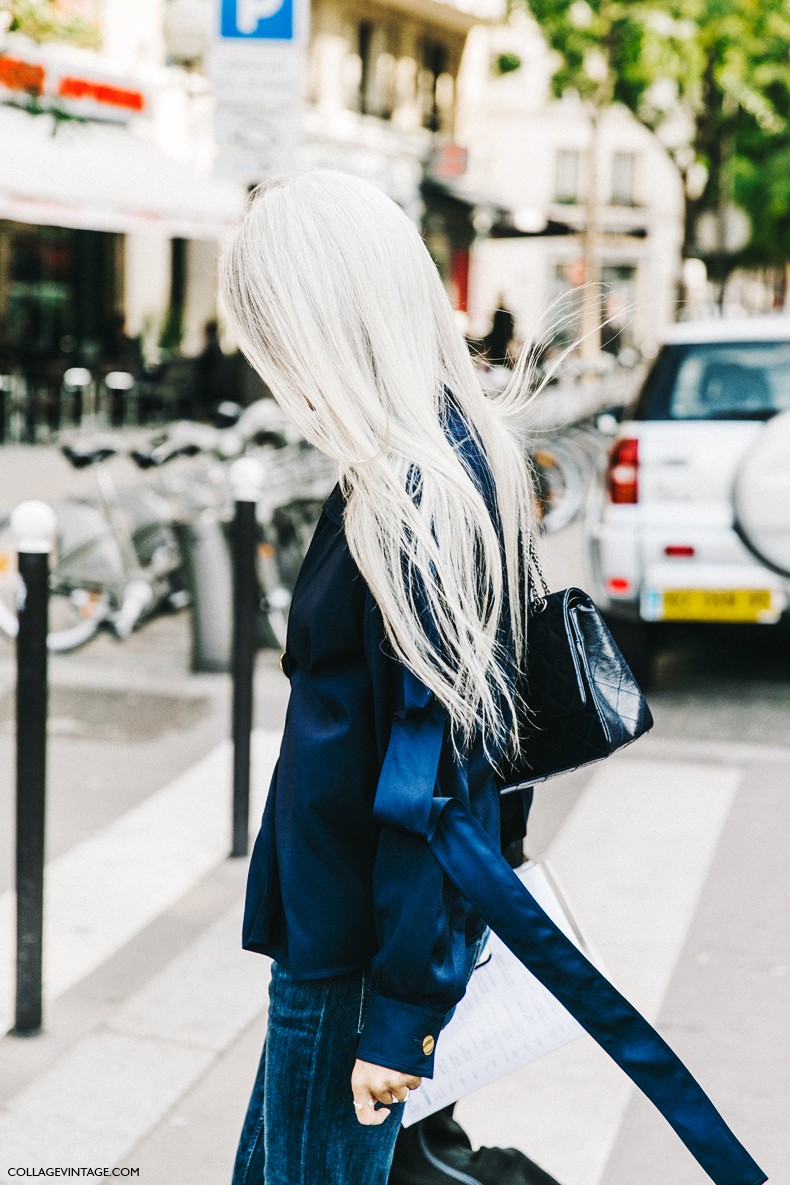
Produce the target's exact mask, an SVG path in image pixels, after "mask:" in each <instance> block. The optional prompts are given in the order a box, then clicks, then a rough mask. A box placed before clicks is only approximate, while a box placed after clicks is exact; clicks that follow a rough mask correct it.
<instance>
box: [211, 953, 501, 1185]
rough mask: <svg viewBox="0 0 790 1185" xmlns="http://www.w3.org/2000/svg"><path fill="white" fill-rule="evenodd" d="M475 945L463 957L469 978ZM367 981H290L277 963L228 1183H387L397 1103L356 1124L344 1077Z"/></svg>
mask: <svg viewBox="0 0 790 1185" xmlns="http://www.w3.org/2000/svg"><path fill="white" fill-rule="evenodd" d="M482 944H483V939H481V940H480V942H478V943H477V944H476V945H475V947H474V949H473V950H472V951H470V956H474V957H470V962H469V974H470V975H471V973H472V970H473V969H474V965H475V962H476V961H477V955H478V952H479V951H480V949H481V948H482ZM367 990H368V980H367V976H366V975H364V974H363V973H362V972H360V971H354V972H351V973H350V974H348V975H336V976H333V977H332V978H330V979H308V980H296V979H292V978H291V976H290V975H289V974H288V972H287V971H285V970H283V968H282V967H280V966H278V965H277V964H276V963H275V964H274V965H273V966H272V980H271V986H270V988H269V1027H268V1031H267V1034H266V1040H265V1042H264V1046H263V1053H262V1054H261V1060H260V1065H259V1066H258V1073H257V1076H256V1078H255V1084H254V1086H253V1089H252V1095H251V1097H250V1102H249V1106H248V1108H247V1115H246V1117H245V1120H244V1126H243V1128H242V1132H241V1138H240V1140H239V1146H238V1150H237V1152H236V1163H235V1165H234V1168H233V1182H232V1185H386V1182H387V1178H388V1176H389V1170H390V1164H391V1163H392V1155H393V1152H394V1149H395V1140H396V1138H397V1135H398V1131H399V1129H400V1125H401V1119H402V1117H403V1105H402V1104H401V1105H398V1104H393V1105H392V1106H391V1107H390V1108H389V1112H390V1114H389V1116H388V1118H387V1119H386V1120H385V1121H384V1123H382V1124H379V1125H378V1126H376V1127H371V1126H368V1125H363V1124H361V1123H359V1122H358V1120H357V1118H356V1113H355V1111H354V1108H353V1106H352V1098H351V1071H352V1070H353V1068H354V1062H355V1060H356V1049H357V1039H358V1037H359V1033H360V1032H361V1030H362V1024H363V1022H364V1012H365V999H366V994H367Z"/></svg>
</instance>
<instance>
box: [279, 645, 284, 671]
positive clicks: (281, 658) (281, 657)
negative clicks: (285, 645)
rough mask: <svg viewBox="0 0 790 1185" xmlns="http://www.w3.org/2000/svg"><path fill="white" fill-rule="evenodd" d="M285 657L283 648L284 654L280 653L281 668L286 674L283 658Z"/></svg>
mask: <svg viewBox="0 0 790 1185" xmlns="http://www.w3.org/2000/svg"><path fill="white" fill-rule="evenodd" d="M284 658H285V651H284V650H283V652H282V654H281V655H280V670H281V671H282V673H283V674H285V667H284V666H283V659H284Z"/></svg>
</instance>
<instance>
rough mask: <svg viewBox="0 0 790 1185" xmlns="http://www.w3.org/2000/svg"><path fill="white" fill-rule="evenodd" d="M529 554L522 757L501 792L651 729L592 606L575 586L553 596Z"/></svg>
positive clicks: (587, 760) (599, 755)
mask: <svg viewBox="0 0 790 1185" xmlns="http://www.w3.org/2000/svg"><path fill="white" fill-rule="evenodd" d="M530 554H531V558H532V565H533V568H534V569H535V571H536V572H537V575H538V577H539V579H540V582H541V585H542V588H543V592H542V594H541V593H536V592H535V591H534V582H533V581H532V580H530V590H531V591H530V597H529V616H528V622H527V655H526V660H525V661H524V663H523V664H522V665H521V668H520V673H519V677H518V686H517V691H518V693H519V699H520V701H521V704H522V707H521V708H520V711H519V717H518V719H517V721H516V727H517V728H518V729H519V734H520V736H521V744H522V754H523V756H522V757H521V759H520V760H519V762H518V763H517V764H511V765H510V767H509V768H506V769H505V771H504V785H503V790H504V791H507V790H515V789H517V787H519V786H525V785H532V784H534V783H535V782H544V781H546V779H547V778H552V777H555V776H556V775H557V774H562V773H567V772H568V771H569V770H572V769H578V768H579V766H582V765H590V764H591V763H592V762H594V761H600V760H602V759H603V758H604V757H608V756H609V754H610V753H614V752H615V751H616V750H617V749H622V748H623V746H624V745H629V744H630V743H631V742H632V741H635V740H636V739H637V737H640V736H642V735H643V734H644V733H646V732H647V731H648V730H649V729H650V728H651V727H652V725H653V717H652V715H651V713H650V709H649V708H648V706H647V702H646V700H645V697H644V695H643V694H642V691H641V690H640V688H639V685H638V684H637V682H636V680H635V679H634V676H633V675H632V674H631V670H630V668H629V666H628V664H627V663H626V661H625V659H624V658H623V656H622V654H621V653H620V651H619V650H618V648H617V644H616V643H615V641H614V638H613V637H612V635H611V634H610V632H609V630H608V628H607V626H606V623H605V621H604V620H603V618H602V617H601V614H600V611H599V610H598V608H597V606H596V604H595V602H594V601H593V600H592V598H591V597H589V596H588V595H587V593H585V592H582V590H581V589H579V588H566V589H563V590H562V592H556V593H552V592H550V591H549V587H548V585H547V584H546V580H545V578H544V576H543V572H542V570H541V567H540V563H539V561H538V557H537V555H536V553H535V549H534V545H531V546H530Z"/></svg>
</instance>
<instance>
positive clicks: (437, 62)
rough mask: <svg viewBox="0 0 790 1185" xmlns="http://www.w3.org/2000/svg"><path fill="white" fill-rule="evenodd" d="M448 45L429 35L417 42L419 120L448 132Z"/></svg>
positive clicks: (450, 96)
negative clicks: (418, 47)
mask: <svg viewBox="0 0 790 1185" xmlns="http://www.w3.org/2000/svg"><path fill="white" fill-rule="evenodd" d="M448 65H449V54H448V52H447V46H446V45H443V44H442V42H441V41H435V40H434V39H433V38H432V37H425V38H423V40H422V41H421V42H420V68H419V72H418V75H417V97H418V102H419V106H420V122H421V124H422V126H423V127H424V128H428V130H429V131H431V132H449V131H450V130H451V129H452V122H453V104H454V91H455V86H454V82H453V78H452V75H451V74H450V72H449V69H448Z"/></svg>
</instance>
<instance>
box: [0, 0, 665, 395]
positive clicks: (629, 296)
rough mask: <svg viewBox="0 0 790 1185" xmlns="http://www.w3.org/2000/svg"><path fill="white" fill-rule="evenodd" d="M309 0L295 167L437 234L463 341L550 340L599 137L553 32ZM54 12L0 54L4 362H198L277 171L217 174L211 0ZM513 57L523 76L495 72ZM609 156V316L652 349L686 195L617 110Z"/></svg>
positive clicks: (441, 5)
mask: <svg viewBox="0 0 790 1185" xmlns="http://www.w3.org/2000/svg"><path fill="white" fill-rule="evenodd" d="M308 2H309V9H310V11H309V37H308V38H307V39H306V40H305V43H304V46H303V49H302V53H303V58H304V62H303V76H302V77H303V91H304V100H305V101H304V103H303V104H302V105H301V107H300V111H299V118H298V133H297V134H295V135H294V141H295V143H294V145H293V150H294V151H293V160H294V163H297V164H306V165H322V166H329V167H334V168H338V169H343V170H348V171H350V172H353V173H356V174H358V175H360V176H363V177H365V178H367V179H369V180H370V181H372V182H373V183H375V184H377V185H378V186H380V187H381V188H382V189H383V190H384V191H385V192H387V193H388V194H390V196H391V197H393V198H394V199H395V200H396V201H397V202H399V204H400V205H401V206H403V208H404V209H405V210H406V211H407V213H408V214H409V215H410V216H411V217H412V218H413V219H414V221H415V222H416V223H417V224H418V225H419V226H420V227H421V229H422V231H423V234H424V236H425V239H426V242H427V244H428V247H429V249H430V250H431V253H432V255H433V257H434V258H435V259H436V261H437V264H438V266H439V268H440V271H441V274H442V277H443V279H444V281H445V284H446V286H447V288H448V292H449V293H450V296H451V299H452V301H453V304H454V306H455V307H456V308H457V309H458V310H459V312H460V313H461V314H462V319H463V323H464V325H465V326H468V327H469V328H470V329H471V330H472V332H482V331H483V330H484V329H485V327H486V322H487V319H488V317H489V316H490V313H491V311H492V309H493V308H494V307H495V306H496V305H497V304H499V303H501V302H502V301H504V303H506V304H508V305H509V306H511V307H512V309H513V311H514V312H515V313H516V314H517V315H518V319H519V322H520V325H521V330H522V334H523V335H525V336H527V337H529V336H531V335H532V334H533V332H534V327H535V326H536V325H537V324H538V322H539V319H540V316H541V314H542V313H543V311H544V310H545V307H546V305H547V304H548V303H549V301H550V300H551V299H552V298H553V297H554V296H555V295H557V294H558V293H559V292H560V291H561V290H563V289H568V288H573V286H574V285H578V283H579V282H580V280H583V278H584V277H583V275H580V270H579V258H580V233H581V232H582V231H583V228H584V220H585V209H586V204H585V203H586V194H585V185H586V177H585V165H586V160H587V155H588V154H587V137H588V135H589V129H588V125H587V123H586V120H585V117H584V114H583V113H582V112H581V111H580V110H579V109H578V108H575V107H574V105H573V104H570V103H547V95H548V79H549V56H548V53H547V51H546V49H545V46H544V44H543V42H542V40H541V38H540V37H539V35H538V34H537V32H536V30H535V28H534V26H533V25H532V24H531V23H530V22H529V21H528V20H524V21H522V22H521V24H520V25H519V24H517V25H515V26H513V25H512V24H511V25H507V26H505V25H504V23H503V22H504V20H505V17H506V4H505V0H372V2H370V3H368V2H364V3H363V0H305V4H308ZM253 7H255V6H253ZM40 8H41V10H42V11H45V10H46V12H47V13H49V15H50V17H51V18H52V27H51V28H50V29H48V30H45V34H44V35H43V36H42V34H41V29H40V28H38V29H36V30H26V29H25V28H24V26H23V27H22V28H21V29H20V30H18V31H14V32H10V33H9V32H6V33H5V34H4V35H3V36H2V41H1V42H0V145H2V149H3V162H4V167H3V170H2V172H0V354H1V355H2V358H3V360H4V361H3V365H4V368H5V369H6V370H7V369H8V367H9V365H11V364H12V363H19V364H21V365H23V366H26V367H28V368H29V369H30V370H31V372H34V371H35V370H36V367H37V366H39V364H40V369H41V370H42V374H43V378H42V381H43V382H45V383H46V382H56V381H57V374H58V371H59V369H60V370H62V369H63V367H65V366H68V365H73V364H74V363H75V362H77V363H79V364H80V365H86V366H94V364H97V363H98V362H100V360H101V358H102V355H103V353H105V354H106V352H107V350H108V349H109V350H113V349H116V350H117V349H118V343H119V341H120V342H121V344H122V345H123V343H124V342H128V339H129V338H134V339H137V338H138V337H139V338H141V339H142V345H143V351H144V353H145V355H146V357H147V358H148V359H151V360H155V359H156V358H157V356H162V354H163V353H164V355H165V356H167V355H168V354H174V353H177V352H182V353H184V354H187V355H192V354H195V353H197V352H198V351H199V349H200V346H201V342H202V330H203V326H204V324H205V322H206V321H207V320H209V319H211V318H212V317H214V316H216V313H217V306H216V267H217V253H218V246H219V242H220V240H221V238H222V237H223V235H224V233H225V231H226V229H227V228H228V226H229V225H230V224H231V223H232V221H233V219H234V218H235V217H236V216H237V215H238V213H239V212H240V210H241V209H242V208H243V202H244V197H245V191H246V188H247V186H248V185H249V184H251V183H254V182H256V181H259V180H261V179H262V178H263V176H264V175H265V171H263V172H255V171H254V170H253V171H252V172H251V173H250V174H249V175H246V176H241V175H228V176H223V175H221V169H218V168H217V167H216V166H217V165H219V164H221V157H220V158H219V159H217V158H216V147H217V145H216V139H215V130H216V128H221V126H222V125H221V124H220V123H219V122H218V111H217V106H218V102H220V101H221V97H220V96H219V95H218V93H217V92H216V91H215V88H214V84H213V78H212V75H211V71H210V63H211V55H212V43H213V40H214V38H215V36H216V32H215V30H214V28H213V23H214V12H215V9H214V3H213V0H136V2H135V3H134V4H130V3H128V0H57V3H55V2H52V3H47V2H46V0H41V4H40ZM256 11H257V10H256ZM30 32H32V33H33V34H34V36H35V40H34V39H33V37H32V36H29V35H26V34H27V33H30ZM514 50H515V51H516V52H518V54H519V56H520V57H521V59H522V65H521V68H520V69H519V70H517V71H515V72H514V73H512V74H510V75H506V76H503V77H497V76H496V73H495V71H494V70H493V69H492V62H494V61H495V60H496V57H497V55H498V54H499V53H501V52H513V51H514ZM252 118H253V120H254V119H255V111H254V107H253V108H252ZM599 153H600V160H599V169H598V174H599V185H600V207H601V228H602V235H601V256H602V265H603V280H604V281H605V283H606V284H607V286H608V288H609V289H610V295H609V297H608V298H607V300H608V303H607V304H606V307H605V308H604V310H603V311H604V314H605V315H608V316H612V317H613V318H614V319H615V320H617V318H618V317H623V318H625V319H626V320H627V321H628V323H629V328H628V333H629V334H630V336H631V337H632V338H633V340H635V341H636V342H637V343H638V344H640V345H643V344H648V345H649V344H650V342H651V335H653V333H654V330H655V329H656V327H660V326H661V325H662V324H663V323H664V322H666V321H667V320H669V319H671V317H670V313H671V302H672V297H673V290H672V285H673V280H674V267H675V260H676V257H677V247H678V241H679V215H680V198H679V185H678V182H677V179H676V177H675V175H674V170H673V168H672V166H671V164H670V163H669V162H668V160H667V159H666V157H665V156H664V154H663V151H662V150H661V149H660V147H659V146H658V145H657V144H656V143H655V142H654V141H653V140H652V139H651V137H650V136H649V135H648V134H647V133H646V132H644V130H643V129H642V128H640V127H639V125H638V124H636V122H635V121H634V120H632V119H630V117H628V116H627V115H626V113H624V112H622V111H619V110H614V111H612V112H611V114H609V115H608V116H607V117H606V119H605V120H604V125H603V129H602V133H601V142H600V145H599ZM560 232H562V233H560ZM113 339H114V340H113ZM48 368H49V369H48Z"/></svg>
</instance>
